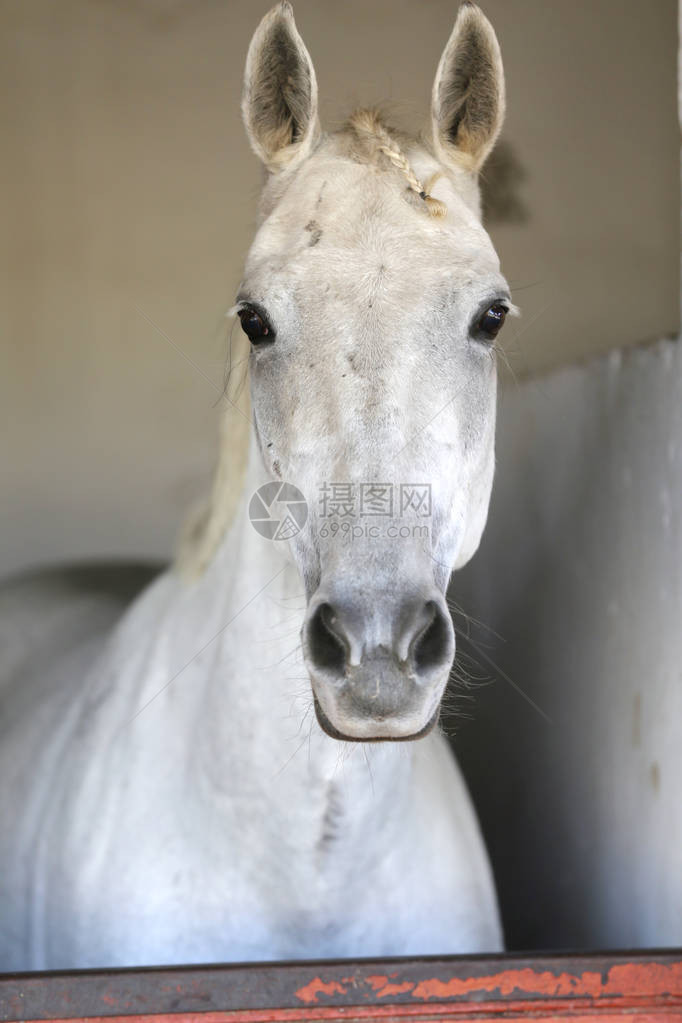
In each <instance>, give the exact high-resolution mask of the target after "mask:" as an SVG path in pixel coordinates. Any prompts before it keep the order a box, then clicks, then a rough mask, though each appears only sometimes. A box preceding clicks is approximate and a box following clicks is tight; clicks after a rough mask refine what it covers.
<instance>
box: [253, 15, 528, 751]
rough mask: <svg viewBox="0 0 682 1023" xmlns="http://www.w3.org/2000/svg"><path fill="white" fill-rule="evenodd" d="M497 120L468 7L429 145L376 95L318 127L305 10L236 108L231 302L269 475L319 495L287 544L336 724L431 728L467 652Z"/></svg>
mask: <svg viewBox="0 0 682 1023" xmlns="http://www.w3.org/2000/svg"><path fill="white" fill-rule="evenodd" d="M503 114H504V84H503V74H502V64H501V58H500V52H499V47H498V43H497V39H496V37H495V34H494V31H493V29H492V27H491V25H490V23H489V22H488V21H487V19H486V18H485V17H484V15H483V14H482V12H481V11H480V10H479V8H478V7H476V6H475V5H474V4H471V3H464V4H463V5H462V7H461V8H460V11H459V14H458V16H457V20H456V23H455V26H454V29H453V32H452V35H451V36H450V39H449V40H448V42H447V45H446V47H445V50H444V52H443V55H442V58H441V60H440V64H439V66H438V69H437V72H436V77H435V81H434V85H433V94H432V104H431V129H430V132H429V133H428V137H425V138H424V139H421V140H416V139H413V138H411V137H408V136H406V135H404V134H402V133H401V132H398V131H396V130H395V129H392V128H390V127H389V126H388V125H387V124H386V123H385V121H384V120H383V118H382V117H381V116H380V115H379V114H378V113H377V112H376V111H371V110H360V111H357V112H356V113H355V114H353V115H352V116H351V118H350V120H349V121H348V123H347V124H346V125H345V127H344V128H343V129H342V130H341V131H338V132H334V133H330V134H325V133H323V132H322V130H321V128H320V124H319V120H318V111H317V85H316V78H315V71H314V69H313V65H312V62H311V59H310V57H309V55H308V52H307V50H306V48H305V45H304V43H303V41H302V39H301V37H300V35H299V33H298V31H297V29H296V26H295V23H294V17H293V12H292V9H291V6H290V4H288V3H286V2H283V3H280V4H278V6H276V7H275V8H273V10H271V11H270V13H269V14H267V15H266V16H265V18H264V19H263V21H262V22H261V24H260V26H259V27H258V29H257V31H256V33H255V36H254V38H253V40H252V42H251V46H250V49H249V54H248V59H247V65H246V75H245V84H244V96H243V116H244V121H245V125H246V129H247V132H248V136H249V139H250V142H251V145H252V147H253V149H254V151H255V152H256V154H257V155H258V156H259V157H260V159H261V160H262V162H263V164H264V165H265V167H266V168H267V171H268V176H267V180H266V183H265V187H264V190H263V194H262V198H261V205H260V216H259V227H258V231H257V234H256V236H255V239H254V242H253V244H252V246H251V249H250V251H249V254H248V257H247V260H246V266H245V271H244V276H243V280H242V284H241V287H240V290H239V295H238V300H237V307H236V308H237V312H238V314H239V317H240V320H241V324H242V327H243V329H244V331H245V333H246V334H247V335H248V337H249V339H250V342H251V354H250V386H251V399H252V407H253V416H254V426H255V431H256V439H257V442H258V447H259V451H260V457H261V459H262V463H263V466H264V469H265V472H266V474H267V476H268V478H269V479H271V480H273V481H275V480H283V481H286V482H287V483H289V484H291V485H293V486H295V487H296V488H298V490H299V491H301V493H302V494H303V495H304V497H305V501H306V502H307V506H308V512H309V514H308V517H307V520H306V523H305V526H304V527H303V528H302V529H301V530H300V531H299V532H298V533H297V534H296V535H295V536H294V537H293V538H292V539H291V541H290V547H291V551H292V554H293V557H294V558H295V561H296V564H297V566H298V569H299V571H300V575H301V577H302V580H303V582H304V585H305V591H306V600H307V610H306V614H305V620H304V624H303V630H302V645H303V654H304V659H305V663H306V667H307V669H308V672H309V675H310V679H311V683H312V689H313V694H314V697H315V707H316V711H317V716H318V720H319V722H320V724H321V725H322V727H323V728H324V729H325V731H327V732H328V733H329V734H330V735H332V736H334V737H335V738H343V739H354V740H377V739H409V738H415V737H418V736H420V735H423V734H425V733H426V732H427V731H428V730H429V729H430V728H431V726H432V725H433V723H434V722H435V721H436V719H437V716H438V709H439V705H440V700H441V697H442V695H443V691H444V689H445V686H446V683H447V680H448V676H449V673H450V669H451V666H452V663H453V658H454V654H455V634H454V629H453V626H452V622H451V619H450V615H449V613H448V607H447V602H446V589H447V585H448V580H449V578H450V574H451V572H452V571H453V569H455V568H458V567H460V566H462V565H463V564H465V562H466V561H468V559H469V558H470V557H471V555H472V554H473V553H474V551H475V550H476V548H477V546H478V544H479V541H480V537H481V533H482V530H483V527H484V524H485V520H486V516H487V510H488V502H489V498H490V491H491V486H492V478H493V467H494V428H495V402H496V368H495V339H496V337H497V334H498V332H499V330H500V328H501V326H502V324H503V322H504V318H505V315H506V314H507V313H508V312H509V311H510V309H511V308H512V306H511V301H510V297H509V289H508V286H507V284H506V282H505V280H504V278H503V276H502V275H501V273H500V268H499V260H498V258H497V255H496V253H495V251H494V248H493V246H492V243H491V241H490V238H489V237H488V234H487V233H486V231H485V229H484V227H483V226H482V223H481V215H480V201H479V190H478V172H479V170H480V168H481V167H482V165H483V163H484V161H485V159H486V157H487V155H488V153H489V152H490V150H491V148H492V146H493V145H494V142H495V139H496V137H497V135H498V132H499V129H500V126H501V122H502V118H503Z"/></svg>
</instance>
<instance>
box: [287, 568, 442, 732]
mask: <svg viewBox="0 0 682 1023" xmlns="http://www.w3.org/2000/svg"><path fill="white" fill-rule="evenodd" d="M302 638H303V651H304V657H305V662H306V666H307V668H308V671H309V674H310V679H311V683H312V688H313V695H314V698H315V711H316V713H317V719H318V722H319V724H320V726H321V727H322V728H323V729H324V731H325V732H327V734H328V735H330V736H332V738H335V739H343V740H352V741H359V742H371V741H381V740H389V741H390V740H406V739H417V738H421V737H422V736H423V735H426V734H427V732H429V731H430V730H431V728H432V727H433V725H434V724H435V722H436V721H437V719H438V711H439V707H440V701H441V697H442V695H443V691H444V689H445V686H446V684H447V680H448V676H449V673H450V668H451V666H452V661H453V658H454V653H455V636H454V629H453V627H452V621H451V619H450V616H449V614H448V611H447V606H446V604H445V600H444V598H443V596H442V594H441V593H440V591H437V590H433V591H431V592H429V593H428V594H427V595H426V596H424V595H421V594H419V595H412V596H409V597H400V596H396V595H393V594H390V595H389V594H387V593H386V592H384V593H382V594H368V593H366V592H365V593H363V594H361V595H359V594H357V593H356V594H351V595H342V594H339V593H334V592H333V591H331V590H330V589H328V588H326V589H324V590H320V591H318V592H317V593H316V594H315V596H314V598H313V600H312V601H311V603H310V607H309V609H308V612H307V614H306V620H305V623H304V626H303V636H302Z"/></svg>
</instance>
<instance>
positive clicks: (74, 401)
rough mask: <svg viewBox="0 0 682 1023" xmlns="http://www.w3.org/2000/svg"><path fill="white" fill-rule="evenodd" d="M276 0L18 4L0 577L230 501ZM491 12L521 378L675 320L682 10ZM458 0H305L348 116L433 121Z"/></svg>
mask: <svg viewBox="0 0 682 1023" xmlns="http://www.w3.org/2000/svg"><path fill="white" fill-rule="evenodd" d="M273 2H274V0H259V2H257V3H256V2H254V0H59V2H55V0H30V2H27V0H3V2H2V3H1V4H0V121H1V122H2V164H1V166H2V179H3V199H4V208H3V222H2V231H0V574H3V573H5V572H10V571H15V570H20V569H22V568H25V567H28V566H35V565H41V564H44V563H46V562H58V561H65V560H72V559H88V558H93V557H96V558H100V557H120V556H145V557H146V556H149V555H159V556H164V557H167V556H168V555H169V553H170V551H171V549H172V544H173V538H174V535H175V533H176V531H177V528H178V525H179V523H180V522H181V520H182V519H183V517H184V515H185V513H186V510H187V507H188V505H189V504H191V503H192V501H193V500H194V499H195V498H196V497H197V496H199V495H201V494H202V493H203V491H204V490H205V489H206V486H207V483H208V480H209V477H210V471H211V466H212V464H213V461H214V457H215V449H216V434H217V416H218V412H219V411H220V410H221V407H222V405H224V403H222V402H221V398H220V394H221V390H222V384H223V375H224V371H225V366H226V363H227V359H228V348H229V337H230V323H228V322H226V320H225V318H224V313H225V311H226V310H227V309H229V308H230V306H231V305H232V304H233V301H234V296H235V294H236V289H237V286H238V283H239V278H240V274H241V266H242V262H243V258H244V254H245V251H246V249H247V246H248V245H249V243H250V240H251V238H252V237H253V232H254V223H255V211H256V197H257V194H258V191H259V187H260V183H261V179H262V173H261V168H260V166H259V164H258V161H257V160H256V158H255V157H254V156H253V155H252V154H251V152H250V151H249V147H248V144H247V141H246V138H245V136H244V132H243V129H242V125H241V121H240V115H239V99H240V92H241V79H242V72H243V67H244V59H245V55H246V50H247V46H248V43H249V39H250V37H251V34H252V32H253V31H254V29H255V27H256V25H257V23H258V21H259V19H260V17H261V15H262V14H263V13H264V12H265V11H266V10H267V9H268V7H269V6H271V4H272V3H273ZM484 6H485V9H486V11H487V13H488V14H489V16H490V17H491V19H492V20H493V22H494V24H495V26H496V30H497V32H498V34H499V38H500V41H501V45H502V49H503V52H504V60H505V68H506V76H507V90H508V118H507V124H506V128H505V136H504V140H503V141H504V145H503V147H502V148H501V149H500V150H499V154H500V157H501V162H500V160H499V158H498V163H497V167H498V173H497V177H496V175H495V173H494V167H493V165H489V166H488V167H487V168H486V171H485V180H486V182H488V183H491V182H492V181H493V179H496V180H497V183H498V188H497V192H496V201H495V203H494V206H493V210H492V212H493V214H494V216H493V217H492V218H489V223H491V225H492V229H493V232H494V240H495V243H496V245H497V247H498V250H499V252H500V255H501V258H502V265H503V268H504V270H505V272H506V273H507V274H508V277H509V280H510V283H511V286H512V288H513V290H514V295H515V301H517V302H518V304H519V305H521V306H522V308H523V312H524V317H523V320H522V321H520V322H518V323H517V324H515V325H510V328H509V332H508V333H509V336H508V339H507V348H506V350H507V355H508V357H509V358H510V359H511V361H512V364H513V367H514V372H515V373H517V374H526V373H530V372H533V371H536V370H537V369H538V368H539V367H546V366H548V365H557V364H559V363H568V362H570V361H571V360H574V359H576V358H578V357H581V356H584V355H585V354H586V353H594V352H596V351H604V350H607V349H609V348H611V347H613V346H620V345H629V344H635V343H638V342H640V341H643V340H646V339H655V338H657V337H660V336H662V335H663V334H665V333H666V332H669V331H672V332H677V327H678V300H677V283H678V270H677V261H678V222H677V202H678V172H677V165H678V124H677V114H676V106H675V53H676V3H675V0H656V2H655V3H653V4H649V5H642V3H641V2H639V0H598V2H595V0H575V2H573V3H570V4H568V3H546V2H545V0H515V2H514V3H509V2H508V0H486V3H485V5H484ZM456 8H457V0H429V2H428V3H425V2H424V0H344V2H343V3H339V2H338V0H295V9H296V18H297V22H298V24H299V26H300V29H301V32H302V34H303V36H304V38H305V40H306V44H307V45H308V47H309V49H310V52H311V54H312V56H313V60H314V62H315V66H316V68H317V72H318V78H319V85H320V99H321V104H322V119H323V122H324V124H325V126H326V127H329V128H333V127H336V126H338V125H340V123H341V122H342V120H343V119H344V117H345V116H347V114H348V112H349V111H350V110H351V109H352V108H353V107H354V106H355V105H357V104H358V103H364V104H368V103H376V102H379V101H380V100H388V101H389V104H390V105H389V110H390V112H391V116H392V117H394V119H395V120H396V121H397V122H398V123H399V124H402V125H405V126H407V127H410V128H413V129H417V128H420V127H421V126H422V125H423V124H424V122H425V119H426V118H427V116H428V103H429V96H430V88H431V83H432V81H433V76H434V73H435V69H436V65H437V62H438V58H439V56H440V52H441V50H442V48H443V47H444V45H445V42H446V40H447V37H448V34H449V32H450V30H451V28H452V24H453V21H454V17H455V12H456ZM242 422H243V421H242V420H241V419H240V417H239V416H233V418H232V421H231V423H230V427H231V428H232V429H234V430H236V431H238V430H239V429H241V427H242Z"/></svg>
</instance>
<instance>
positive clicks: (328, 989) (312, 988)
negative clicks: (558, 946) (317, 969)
mask: <svg viewBox="0 0 682 1023" xmlns="http://www.w3.org/2000/svg"><path fill="white" fill-rule="evenodd" d="M346 991H347V989H346V988H345V987H344V986H343V985H342V984H339V982H338V981H336V980H330V981H329V982H328V983H325V981H323V980H322V978H321V977H315V978H314V980H311V981H310V983H309V984H306V985H305V986H304V987H300V988H298V990H297V991H295V992H294V994H295V995H296V997H297V998H300V999H301V1001H302V1002H305V1003H306V1005H310V1003H311V1002H317V999H318V996H319V995H345V994H346Z"/></svg>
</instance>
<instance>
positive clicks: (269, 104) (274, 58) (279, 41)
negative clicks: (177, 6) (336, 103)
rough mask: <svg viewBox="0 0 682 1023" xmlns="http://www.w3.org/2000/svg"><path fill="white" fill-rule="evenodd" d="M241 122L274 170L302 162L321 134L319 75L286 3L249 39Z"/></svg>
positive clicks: (264, 160)
mask: <svg viewBox="0 0 682 1023" xmlns="http://www.w3.org/2000/svg"><path fill="white" fill-rule="evenodd" d="M242 117H243V118H244V124H245V126H246V132H247V134H248V136H249V141H250V143H251V146H252V148H253V150H254V152H255V153H256V156H259V157H260V159H261V160H262V161H263V163H264V164H265V166H266V167H267V168H268V170H271V171H277V170H281V169H283V168H284V167H291V166H293V165H294V164H296V163H299V162H300V161H301V160H303V159H304V158H305V157H306V156H307V155H308V154H309V153H310V151H311V149H312V147H313V145H314V143H315V141H316V139H317V136H318V135H319V130H320V126H319V121H318V119H317V81H316V79H315V70H314V68H313V64H312V61H311V59H310V55H309V54H308V51H307V50H306V48H305V45H304V43H303V40H302V39H301V37H300V35H299V34H298V31H297V29H296V24H295V22H294V12H293V9H292V7H291V4H290V3H288V2H286V0H282V2H281V3H279V4H277V6H276V7H273V8H272V10H271V11H269V13H268V14H266V15H265V17H264V18H263V20H262V21H261V23H260V25H259V26H258V28H257V29H256V32H255V35H254V37H253V39H252V40H251V45H250V46H249V53H248V56H247V58H246V71H245V74H244V92H243V95H242Z"/></svg>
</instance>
